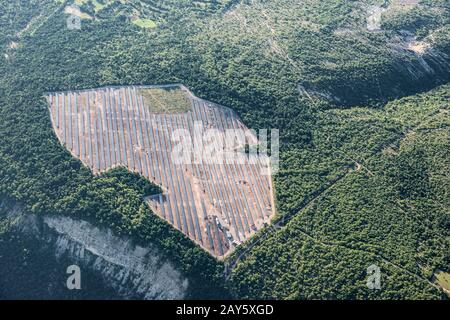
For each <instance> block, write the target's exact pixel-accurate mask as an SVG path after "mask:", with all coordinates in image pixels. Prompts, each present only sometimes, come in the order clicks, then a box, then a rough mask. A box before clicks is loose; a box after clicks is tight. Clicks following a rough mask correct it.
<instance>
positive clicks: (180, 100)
mask: <svg viewBox="0 0 450 320" xmlns="http://www.w3.org/2000/svg"><path fill="white" fill-rule="evenodd" d="M138 93H139V94H140V95H142V97H143V98H144V101H145V104H146V105H147V106H148V107H149V108H150V111H151V112H154V113H183V112H188V111H189V110H191V108H192V107H191V102H190V101H189V99H188V98H187V96H186V94H185V93H184V92H183V91H182V90H181V89H179V88H145V89H139V90H138Z"/></svg>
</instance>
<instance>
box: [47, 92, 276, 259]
mask: <svg viewBox="0 0 450 320" xmlns="http://www.w3.org/2000/svg"><path fill="white" fill-rule="evenodd" d="M46 99H47V101H48V103H49V109H50V114H51V120H52V124H53V128H54V130H55V132H56V135H57V136H58V139H59V140H60V142H61V143H62V144H63V146H65V148H67V149H68V150H69V151H70V152H71V154H72V155H73V156H74V157H76V158H78V159H79V160H81V161H82V162H83V164H84V165H86V166H87V167H89V168H90V169H91V170H92V172H93V173H94V174H96V175H98V174H101V173H103V172H106V171H107V170H110V169H113V168H115V167H118V166H121V167H126V168H127V169H128V170H130V171H132V172H135V173H138V174H140V175H142V176H144V177H145V178H147V179H149V180H150V181H151V182H152V183H154V184H157V185H159V186H160V187H161V189H162V190H163V193H162V194H159V195H153V196H150V197H148V198H147V199H146V201H147V203H148V204H149V206H150V207H151V209H152V211H153V212H154V213H155V214H157V215H158V216H160V217H161V218H162V219H164V220H166V221H167V222H168V223H170V224H171V225H172V226H174V227H175V228H176V229H178V230H179V231H181V232H183V233H184V234H185V235H186V236H188V237H189V238H190V239H192V240H193V241H195V242H196V243H197V244H198V245H200V246H201V247H202V248H204V249H205V250H206V251H208V252H209V253H210V254H212V255H213V256H215V257H217V258H219V259H220V258H224V257H226V256H227V255H229V254H230V253H231V252H233V250H234V248H236V247H237V246H238V245H240V244H241V243H242V242H244V241H246V240H247V239H249V238H250V237H251V236H252V235H253V234H255V233H256V232H257V231H258V230H260V229H261V228H263V227H264V226H265V225H266V224H268V223H269V222H270V220H271V218H272V217H273V216H274V214H275V210H274V196H273V195H274V190H273V185H272V178H271V172H270V170H271V169H270V161H269V158H268V157H267V156H266V155H259V154H252V155H251V156H246V157H243V158H241V161H239V162H235V161H233V162H228V161H223V162H222V163H216V162H211V163H208V162H204V161H199V162H197V161H185V162H181V163H180V162H178V161H174V158H173V150H174V148H175V147H176V143H175V142H174V139H173V137H174V133H175V131H179V130H183V132H188V134H189V135H190V141H195V132H196V128H198V127H197V126H198V125H199V124H200V126H201V127H202V129H203V130H205V131H207V130H209V129H214V130H215V132H218V133H219V135H222V136H223V137H224V136H225V134H226V131H227V130H230V129H239V130H245V132H246V134H247V135H249V136H250V138H251V139H253V140H254V141H255V143H256V144H257V143H258V140H257V137H256V136H255V135H254V134H253V133H252V132H251V131H250V130H248V128H246V127H245V125H244V124H243V123H242V121H241V120H240V119H239V117H238V116H237V115H236V113H235V112H234V111H233V110H231V109H229V108H226V107H224V106H220V105H217V104H214V103H211V102H209V101H206V100H203V99H200V98H197V97H195V96H194V95H193V94H192V93H191V92H190V91H189V90H188V89H187V88H186V87H185V86H183V85H166V86H128V87H105V88H99V89H92V90H83V91H68V92H58V93H49V94H48V95H47V96H46ZM252 135H253V136H252ZM241 147H243V148H244V147H245V146H241Z"/></svg>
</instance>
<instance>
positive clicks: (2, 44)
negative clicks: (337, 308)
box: [0, 0, 450, 299]
mask: <svg viewBox="0 0 450 320" xmlns="http://www.w3.org/2000/svg"><path fill="white" fill-rule="evenodd" d="M76 2H77V3H76V4H77V5H78V6H79V11H76V12H75V13H76V15H78V16H80V17H81V18H82V19H81V25H80V26H81V29H79V30H77V29H75V30H71V29H69V28H68V27H67V19H68V18H69V17H70V14H73V13H74V11H73V5H74V4H73V3H72V2H69V1H54V0H43V1H28V2H27V3H24V2H23V1H20V0H13V1H9V2H7V3H6V2H4V3H1V4H0V51H1V53H0V76H1V77H0V93H1V94H0V137H1V139H2V143H1V144H0V195H2V196H6V197H7V198H9V199H11V201H13V202H17V203H19V204H20V205H21V206H23V208H24V210H25V211H26V212H28V213H29V214H36V215H47V214H52V215H63V216H70V217H74V218H77V219H84V220H87V221H90V222H91V223H93V224H95V225H98V226H103V227H108V228H111V230H113V231H114V232H115V234H117V235H118V236H129V237H131V238H133V239H134V241H135V242H136V243H137V244H140V245H142V246H147V245H149V244H151V245H152V246H155V247H156V248H158V250H159V251H161V252H162V253H163V255H164V259H167V260H168V261H170V262H171V263H173V265H174V266H175V267H176V268H177V269H178V270H180V272H182V273H183V276H185V277H187V278H189V279H190V281H191V283H193V284H194V285H193V286H192V287H191V288H190V290H191V292H190V293H189V297H194V298H198V297H206V298H210V297H229V294H231V295H232V297H236V298H278V299H319V298H337V299H374V298H382V299H407V298H413V299H428V298H430V299H436V298H442V297H443V293H442V290H441V289H439V288H438V287H436V282H435V279H434V275H435V274H436V275H439V276H440V277H441V276H442V274H443V275H444V278H445V275H446V274H448V273H449V272H450V269H449V260H448V258H449V257H448V252H449V251H448V249H449V247H448V246H449V241H448V240H449V220H448V219H449V205H450V204H449V202H448V199H449V197H448V190H449V186H448V184H449V179H448V178H449V177H448V172H449V170H448V169H449V167H448V166H449V163H448V160H449V155H448V149H449V148H448V141H449V139H448V134H449V128H448V125H449V120H448V119H449V117H448V105H449V97H450V87H449V85H448V81H449V75H450V72H449V71H450V58H449V55H450V23H449V20H450V7H449V5H448V3H447V1H444V0H439V1H431V0H423V1H420V2H417V3H416V2H415V1H413V2H411V4H409V5H405V3H403V1H401V0H392V1H381V0H367V1H342V0H330V1H318V0H306V1H301V2H299V1H294V0H274V1H256V0H244V1H191V0H185V1H159V0H152V1H149V0H148V1H144V0H142V1H137V0H136V1H134V0H133V1H129V2H126V3H125V2H123V1H113V0H111V1H109V0H97V1H90V0H86V1H84V0H82V1H76ZM68 7H70V8H72V9H70V8H69V9H68ZM77 10H78V9H77ZM168 83H183V84H184V85H186V86H187V87H189V88H190V89H191V90H192V92H194V93H195V95H196V96H198V97H200V98H202V99H206V100H208V101H212V102H214V103H218V104H220V105H223V106H227V107H230V108H232V109H233V110H234V111H235V112H236V113H237V115H238V116H239V117H240V119H242V121H243V123H244V124H245V125H246V126H247V127H249V128H254V129H261V128H275V129H280V135H281V136H280V139H281V141H280V142H281V145H280V148H281V150H280V151H281V155H280V156H281V163H280V172H279V173H278V174H277V175H276V176H275V177H274V182H275V185H274V189H275V193H276V210H277V216H276V218H275V220H274V224H275V227H274V228H270V227H269V228H265V229H263V230H261V232H260V233H259V234H257V235H256V237H255V238H254V239H253V240H250V242H249V243H247V244H244V245H243V246H241V247H240V248H239V250H237V252H236V253H235V254H234V255H232V256H231V257H230V258H229V259H228V260H226V261H225V263H222V262H218V261H217V260H216V259H215V258H214V257H212V256H211V255H209V254H207V253H206V252H205V251H204V250H202V249H201V248H200V247H199V246H197V245H196V244H195V243H194V242H192V241H191V240H190V239H189V238H188V237H186V236H185V235H183V234H182V233H181V232H179V231H177V230H176V229H175V228H173V227H171V226H170V225H169V224H167V223H165V222H164V221H162V220H161V219H159V218H158V217H157V216H156V215H155V214H153V213H152V211H151V209H150V208H149V207H148V206H147V205H146V204H145V202H144V201H143V198H144V197H145V196H147V195H149V194H154V193H157V191H158V188H157V187H156V186H155V185H152V184H150V183H149V181H148V180H146V179H143V178H142V177H141V176H138V175H135V174H132V173H130V172H128V171H126V170H122V169H118V170H113V171H110V172H108V173H105V174H102V175H98V176H94V175H93V174H92V172H91V171H90V170H89V169H88V168H87V167H85V166H84V165H83V164H82V163H81V162H80V161H79V160H77V159H75V158H74V157H72V155H71V154H70V152H69V151H68V150H66V149H65V148H64V147H63V146H62V145H61V144H60V142H59V140H58V138H57V135H56V134H55V132H54V131H53V128H52V122H51V117H50V113H49V110H48V105H47V102H46V101H45V99H44V97H45V95H46V94H47V93H49V92H64V91H72V90H86V89H91V88H100V87H107V86H131V85H133V86H139V85H149V84H168ZM4 232H5V233H6V234H7V232H6V231H4ZM0 238H1V236H0ZM0 256H1V257H2V258H1V259H5V258H4V257H5V255H0ZM238 257H239V259H237V258H238ZM372 264H377V265H379V266H380V267H381V268H382V270H383V274H384V276H383V283H384V284H383V286H384V287H383V290H380V291H370V290H368V289H367V287H366V286H365V276H366V270H367V267H369V266H370V265H372ZM230 268H231V270H230ZM224 270H225V271H224ZM440 271H441V272H442V273H441V272H440ZM443 282H445V281H441V284H442V283H443Z"/></svg>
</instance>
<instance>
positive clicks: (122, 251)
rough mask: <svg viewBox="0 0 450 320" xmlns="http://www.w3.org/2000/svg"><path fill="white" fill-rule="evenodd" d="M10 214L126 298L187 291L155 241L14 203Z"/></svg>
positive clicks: (19, 227)
mask: <svg viewBox="0 0 450 320" xmlns="http://www.w3.org/2000/svg"><path fill="white" fill-rule="evenodd" d="M6 219H7V220H8V223H9V224H10V225H11V228H13V229H14V231H15V232H20V233H21V234H25V235H27V237H30V238H33V239H35V240H37V241H38V242H39V243H40V244H41V245H42V246H45V247H48V248H49V249H50V252H53V253H54V255H55V256H56V258H57V259H64V260H66V259H68V260H69V261H71V262H73V264H75V265H78V266H79V267H80V268H81V270H89V272H94V273H95V274H96V275H98V276H99V277H100V278H101V279H102V280H103V281H104V282H105V284H107V285H108V286H109V287H111V288H112V289H114V291H116V292H117V294H118V295H119V296H121V297H123V298H125V299H148V300H166V299H167V300H170V299H183V298H185V297H186V295H187V291H188V287H189V285H188V280H187V279H186V278H184V277H183V276H182V274H181V273H180V272H179V271H177V270H176V268H175V267H174V266H173V265H172V264H171V263H170V262H168V261H166V260H165V259H163V258H162V256H161V254H160V252H158V249H156V248H154V247H152V246H148V247H145V248H144V247H141V246H138V245H135V244H133V241H132V240H131V239H127V238H123V237H118V236H117V235H115V234H114V233H113V232H112V231H111V230H110V229H107V228H98V227H96V226H94V225H93V224H91V223H89V222H87V221H82V220H79V219H74V218H71V217H67V216H51V215H46V216H42V217H41V216H35V215H30V214H25V213H23V212H22V211H21V210H20V209H18V208H17V207H14V209H13V210H11V211H10V212H8V214H7V215H6Z"/></svg>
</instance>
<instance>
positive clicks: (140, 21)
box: [133, 19, 156, 29]
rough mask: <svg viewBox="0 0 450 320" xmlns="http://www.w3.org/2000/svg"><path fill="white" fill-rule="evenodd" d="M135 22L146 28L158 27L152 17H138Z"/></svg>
mask: <svg viewBox="0 0 450 320" xmlns="http://www.w3.org/2000/svg"><path fill="white" fill-rule="evenodd" d="M133 24H135V25H137V26H138V27H141V28H144V29H153V28H156V22H155V21H153V20H151V19H136V20H134V21H133Z"/></svg>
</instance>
